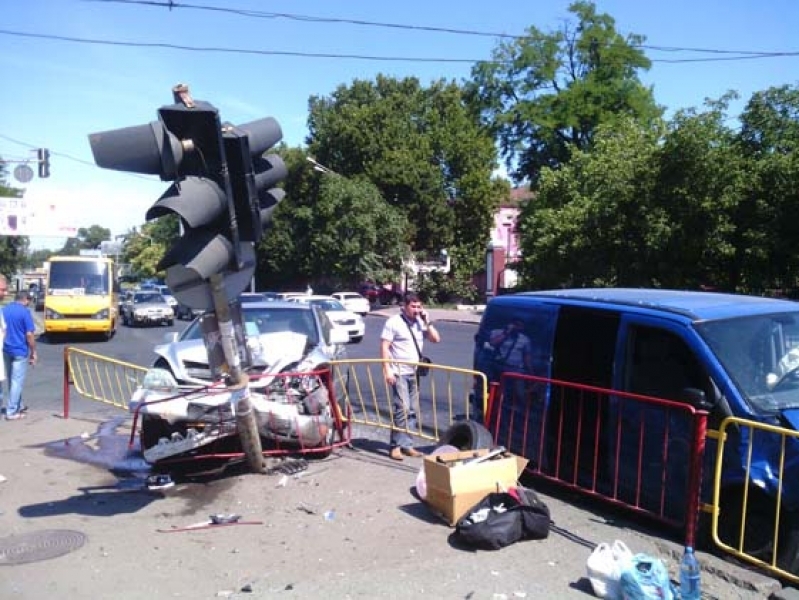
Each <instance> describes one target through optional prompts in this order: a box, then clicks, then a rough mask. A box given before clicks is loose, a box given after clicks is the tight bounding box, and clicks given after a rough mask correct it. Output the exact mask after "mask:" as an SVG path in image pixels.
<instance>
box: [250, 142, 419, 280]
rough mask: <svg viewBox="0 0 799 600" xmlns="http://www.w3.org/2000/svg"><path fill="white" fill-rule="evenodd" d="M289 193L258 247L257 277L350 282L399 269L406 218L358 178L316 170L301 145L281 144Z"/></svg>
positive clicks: (370, 186)
mask: <svg viewBox="0 0 799 600" xmlns="http://www.w3.org/2000/svg"><path fill="white" fill-rule="evenodd" d="M284 156H285V162H286V165H287V167H288V168H289V176H288V178H287V179H286V182H285V186H286V192H287V198H286V200H285V201H284V202H282V203H281V204H280V205H278V208H277V210H276V211H275V215H274V223H273V226H272V228H271V231H270V233H269V234H268V235H267V236H266V237H265V239H264V241H263V242H262V244H261V246H260V247H259V267H260V268H259V269H258V273H259V277H261V278H262V282H261V283H264V282H263V280H268V281H269V282H270V283H271V284H272V285H294V286H298V285H303V284H304V283H307V282H308V281H311V280H313V281H316V282H323V283H326V284H327V285H329V286H331V287H335V286H339V285H346V286H353V285H355V284H357V283H358V281H359V279H363V278H374V277H376V276H378V275H381V274H382V270H383V269H385V268H386V267H387V266H393V267H394V268H395V269H399V265H400V261H401V259H402V256H403V254H404V252H403V251H404V245H403V243H402V240H404V239H405V237H406V223H405V220H404V219H403V218H402V214H401V212H400V211H399V210H398V209H397V208H395V207H393V206H391V205H389V204H388V203H387V202H386V201H385V200H384V199H383V197H382V196H381V195H380V192H379V191H378V189H377V188H376V187H375V186H374V185H373V184H371V183H370V182H368V181H366V180H364V179H362V178H348V177H344V176H342V175H338V174H318V173H316V172H314V171H312V170H311V169H310V168H309V167H308V163H307V162H306V161H305V156H306V154H305V152H303V151H302V150H301V149H297V148H295V149H291V150H285V149H284Z"/></svg>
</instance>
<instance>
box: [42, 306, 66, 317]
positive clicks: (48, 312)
mask: <svg viewBox="0 0 799 600" xmlns="http://www.w3.org/2000/svg"><path fill="white" fill-rule="evenodd" d="M44 318H45V319H63V318H64V316H63V315H62V314H61V313H57V312H56V311H54V310H53V309H52V308H48V309H46V310H45V311H44Z"/></svg>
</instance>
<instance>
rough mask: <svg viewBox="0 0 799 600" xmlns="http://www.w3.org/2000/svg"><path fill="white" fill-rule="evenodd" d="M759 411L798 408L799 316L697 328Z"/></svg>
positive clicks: (732, 321) (781, 315)
mask: <svg viewBox="0 0 799 600" xmlns="http://www.w3.org/2000/svg"><path fill="white" fill-rule="evenodd" d="M696 329H697V331H698V332H699V333H700V335H701V336H702V337H703V338H704V339H705V341H706V342H707V343H708V345H709V346H710V347H711V349H712V350H713V352H714V354H715V355H716V357H717V358H718V359H719V362H721V364H722V365H723V366H724V368H725V370H726V371H727V373H728V374H729V376H730V378H731V379H732V380H733V382H734V383H735V384H736V385H737V386H738V388H739V389H740V390H741V392H742V393H743V395H744V396H745V397H746V398H747V399H748V400H749V403H750V404H751V405H752V406H753V407H754V408H756V409H758V410H761V411H765V412H774V411H778V410H784V409H786V408H799V311H797V312H786V313H778V314H772V315H759V316H753V317H741V318H736V319H727V320H723V321H708V322H705V323H700V324H697V326H696Z"/></svg>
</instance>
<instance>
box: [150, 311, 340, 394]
mask: <svg viewBox="0 0 799 600" xmlns="http://www.w3.org/2000/svg"><path fill="white" fill-rule="evenodd" d="M241 310H242V321H243V324H244V329H245V331H246V333H247V345H248V348H249V351H250V356H251V357H252V363H253V367H252V369H251V370H250V373H251V375H257V374H258V373H279V372H281V371H286V370H292V371H312V370H314V369H317V368H319V367H320V366H324V365H326V364H327V363H329V362H330V361H331V360H341V359H344V358H345V357H346V347H345V344H346V343H347V342H349V335H348V334H347V331H346V330H343V329H340V328H338V327H336V326H334V325H333V324H332V323H331V321H330V319H329V317H328V316H327V314H326V313H325V312H324V311H323V310H320V309H319V308H317V307H315V306H310V305H305V304H297V303H293V302H291V303H290V302H281V301H271V302H252V303H246V304H242V306H241ZM201 319H202V317H197V318H196V319H194V321H192V322H191V323H190V324H189V326H188V327H187V328H186V329H185V330H184V331H183V333H181V334H180V335H177V334H173V338H172V341H170V342H169V343H165V344H161V345H160V346H156V347H155V353H156V354H157V355H158V358H157V359H156V360H155V363H154V364H153V366H154V367H157V368H162V369H166V370H168V371H170V372H171V373H172V375H173V376H174V377H175V380H176V381H177V382H178V383H179V384H182V385H185V384H197V385H207V384H209V383H210V382H211V380H212V376H211V369H210V367H209V365H208V354H207V352H206V349H205V345H204V343H203V334H202V327H201ZM268 383H269V380H268V378H263V379H254V380H253V382H252V384H251V387H259V386H265V385H267V384H268Z"/></svg>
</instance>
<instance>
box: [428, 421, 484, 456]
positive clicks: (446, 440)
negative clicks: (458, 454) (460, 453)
mask: <svg viewBox="0 0 799 600" xmlns="http://www.w3.org/2000/svg"><path fill="white" fill-rule="evenodd" d="M438 445H439V446H455V447H456V448H458V449H459V450H479V449H482V448H493V447H494V436H492V435H491V432H490V431H488V429H486V428H485V427H483V426H482V425H481V424H480V423H478V422H476V421H458V422H457V423H453V424H452V425H450V426H449V428H448V429H447V430H446V431H445V432H444V433H443V434H441V437H440V438H439V440H438Z"/></svg>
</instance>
